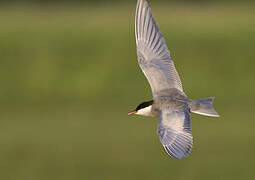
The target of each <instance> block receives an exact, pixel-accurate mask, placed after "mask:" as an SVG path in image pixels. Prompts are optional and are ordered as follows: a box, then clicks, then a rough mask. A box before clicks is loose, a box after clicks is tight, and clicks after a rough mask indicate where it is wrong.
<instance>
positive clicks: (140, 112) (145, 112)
mask: <svg viewBox="0 0 255 180" xmlns="http://www.w3.org/2000/svg"><path fill="white" fill-rule="evenodd" d="M151 108H152V106H148V107H146V108H143V109H140V110H138V112H137V113H136V114H137V115H141V116H150V115H151Z"/></svg>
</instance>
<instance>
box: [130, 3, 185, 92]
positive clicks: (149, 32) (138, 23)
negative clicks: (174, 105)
mask: <svg viewBox="0 0 255 180" xmlns="http://www.w3.org/2000/svg"><path fill="white" fill-rule="evenodd" d="M135 37H136V46H137V55H138V62H139V65H140V67H141V69H142V71H143V73H144V74H145V76H146V78H147V79H148V81H149V83H150V86H151V89H152V93H153V94H155V93H157V92H159V91H161V90H164V89H170V88H177V89H179V90H180V91H183V88H182V83H181V80H180V77H179V75H178V73H177V71H176V69H175V66H174V62H173V61H172V60H171V57H170V52H169V50H168V47H167V45H166V43H165V39H164V37H163V36H162V34H161V32H160V30H159V28H158V26H157V24H156V22H155V20H154V18H153V17H152V13H151V10H150V7H149V5H148V2H147V1H146V0H138V3H137V7H136V17H135Z"/></svg>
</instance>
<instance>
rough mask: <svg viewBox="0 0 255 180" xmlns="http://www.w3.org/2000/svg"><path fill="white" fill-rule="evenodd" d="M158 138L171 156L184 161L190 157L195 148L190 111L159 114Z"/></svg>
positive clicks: (169, 111)
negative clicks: (193, 147)
mask: <svg viewBox="0 0 255 180" xmlns="http://www.w3.org/2000/svg"><path fill="white" fill-rule="evenodd" d="M158 136H159V138H160V141H161V143H162V145H163V147H164V148H165V151H166V152H167V154H168V155H169V156H171V157H173V158H175V159H182V158H184V157H186V156H187V155H189V153H190V152H191V149H192V146H193V137H192V134H191V121H190V113H189V109H186V110H176V111H174V110H169V109H167V110H162V111H161V112H159V125H158Z"/></svg>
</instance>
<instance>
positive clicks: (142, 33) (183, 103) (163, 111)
mask: <svg viewBox="0 0 255 180" xmlns="http://www.w3.org/2000/svg"><path fill="white" fill-rule="evenodd" d="M135 37H136V45H137V56H138V63H139V65H140V67H141V69H142V71H143V73H144V74H145V76H146V78H147V79H148V81H149V84H150V86H151V90H152V95H153V104H152V105H151V107H150V108H146V111H145V110H141V112H140V113H139V111H138V112H137V114H139V115H145V116H153V117H156V116H158V117H159V123H158V131H157V134H158V136H159V137H160V141H161V143H162V145H163V147H164V148H165V151H166V152H167V153H168V155H170V156H171V157H173V158H176V159H182V158H184V157H186V156H187V155H188V154H189V153H190V151H191V149H192V146H193V137H192V134H191V120H190V112H195V113H198V114H203V115H208V116H214V117H218V114H217V112H216V111H215V110H214V109H213V106H212V101H213V98H207V99H203V100H197V101H193V100H190V99H188V97H187V96H186V94H185V93H184V91H183V87H182V83H181V79H180V77H179V75H178V72H177V71H176V69H175V66H174V62H173V60H172V59H171V57H170V51H169V50H168V47H167V45H166V43H165V39H164V38H163V36H162V34H161V32H160V30H159V28H158V26H157V24H156V22H155V20H154V18H153V16H152V13H151V10H150V8H149V5H148V2H147V1H146V0H138V3H137V9H136V17H135ZM148 111H149V112H148Z"/></svg>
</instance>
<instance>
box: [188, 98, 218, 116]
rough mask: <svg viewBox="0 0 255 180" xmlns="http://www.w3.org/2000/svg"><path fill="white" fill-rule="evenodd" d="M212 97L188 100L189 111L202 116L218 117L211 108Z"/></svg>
mask: <svg viewBox="0 0 255 180" xmlns="http://www.w3.org/2000/svg"><path fill="white" fill-rule="evenodd" d="M213 100H214V97H210V98H205V99H201V100H192V101H190V102H189V107H190V111H191V112H193V113H196V114H201V115H204V116H211V117H220V116H219V114H218V113H217V112H216V111H215V109H214V108H213Z"/></svg>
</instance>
